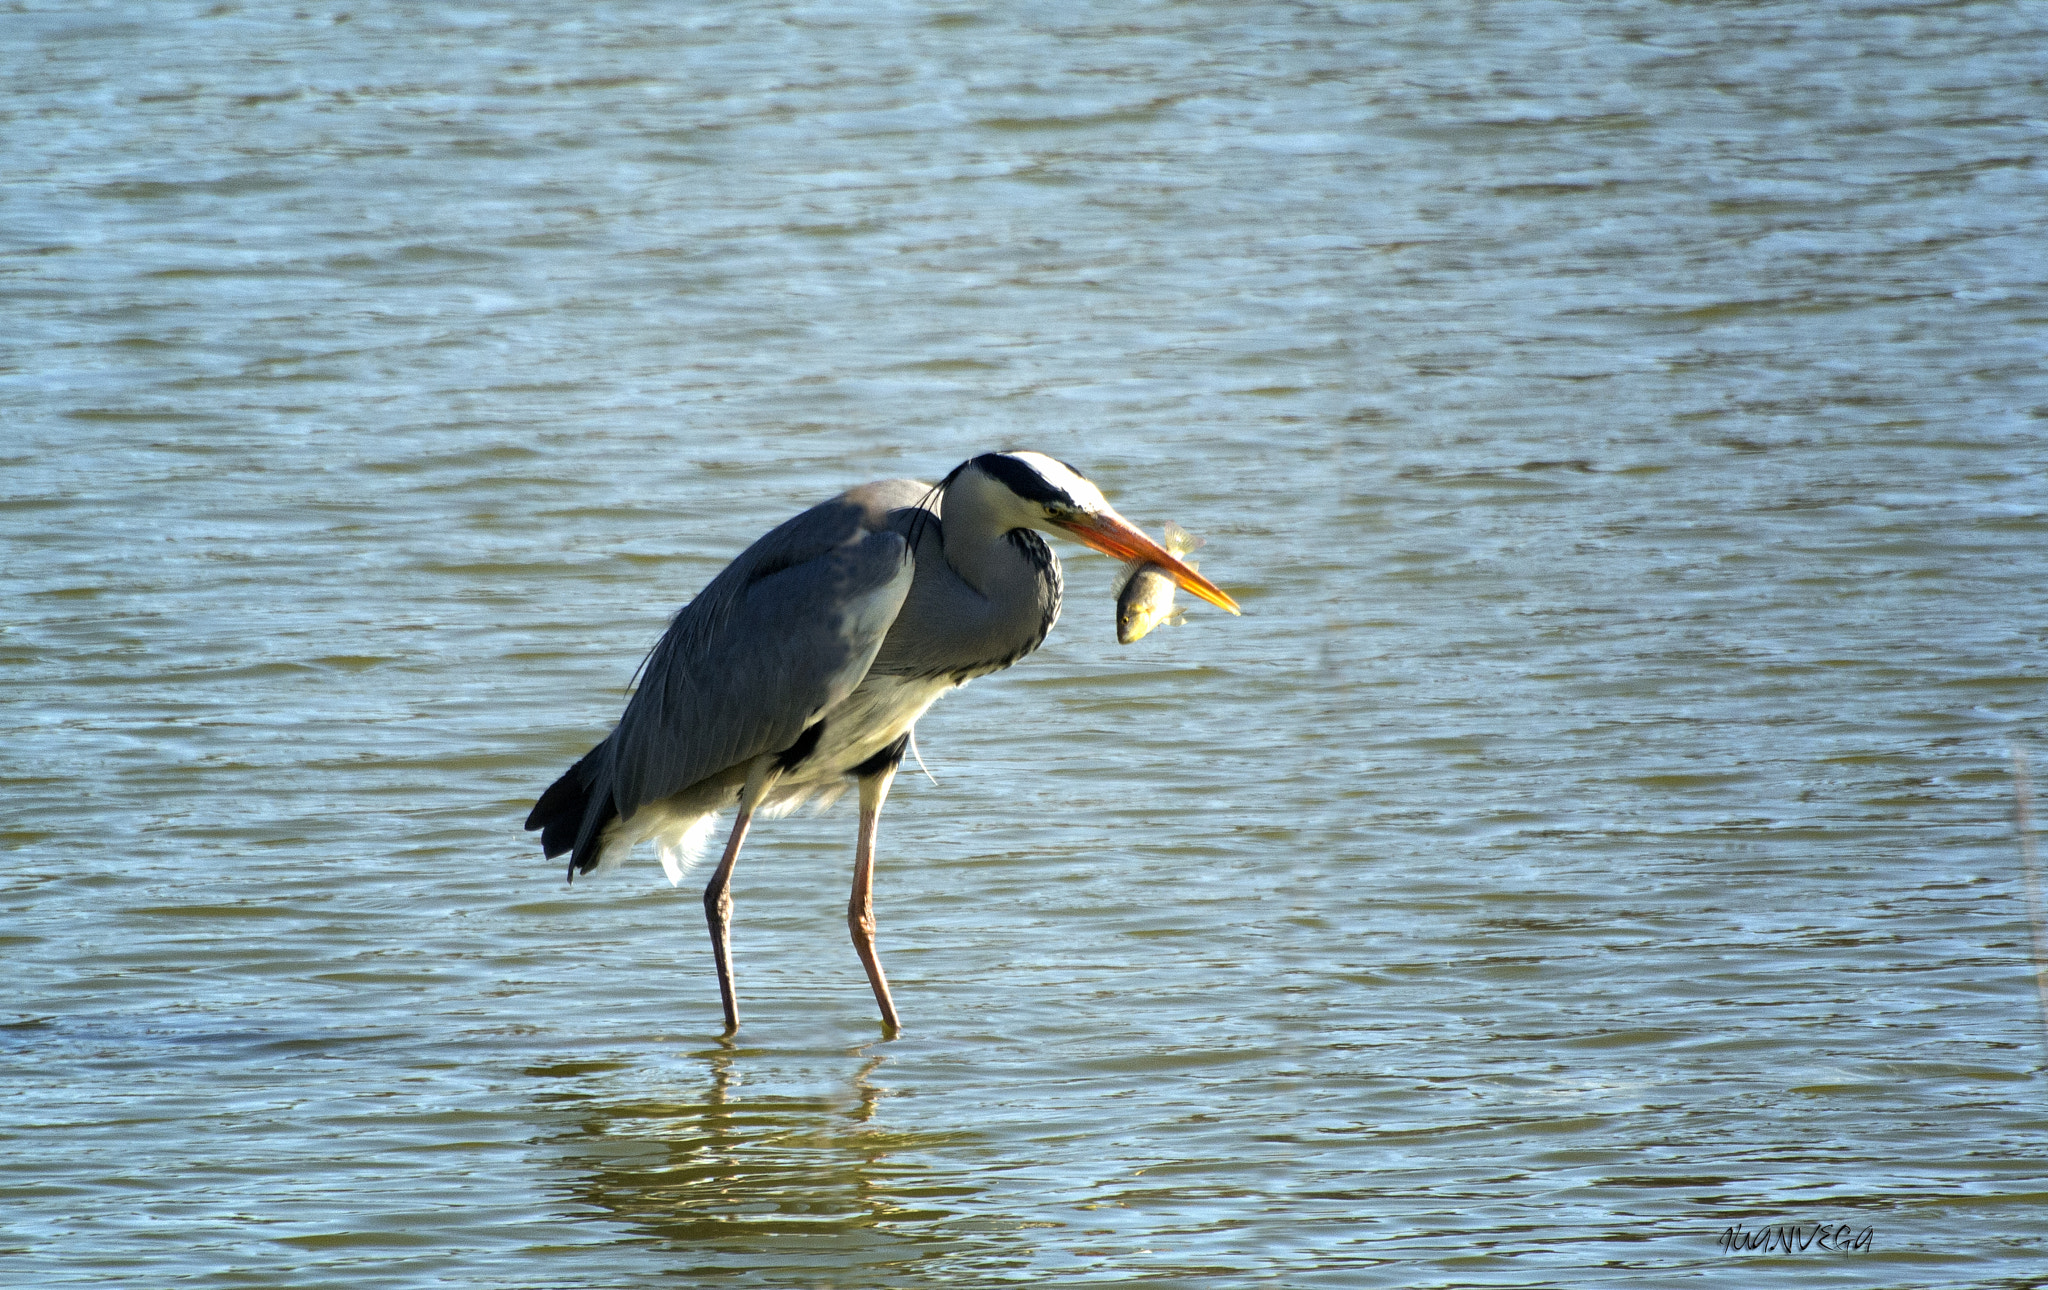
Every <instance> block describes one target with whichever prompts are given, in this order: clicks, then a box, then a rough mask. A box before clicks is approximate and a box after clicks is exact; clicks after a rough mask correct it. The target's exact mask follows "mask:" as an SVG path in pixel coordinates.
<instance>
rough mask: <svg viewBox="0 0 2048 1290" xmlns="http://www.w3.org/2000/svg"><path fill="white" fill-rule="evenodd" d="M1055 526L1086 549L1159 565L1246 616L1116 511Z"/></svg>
mask: <svg viewBox="0 0 2048 1290" xmlns="http://www.w3.org/2000/svg"><path fill="white" fill-rule="evenodd" d="M1053 523H1055V524H1057V525H1059V526H1060V527H1061V528H1063V529H1065V530H1066V531H1067V532H1069V533H1071V534H1073V535H1074V540H1075V541H1076V542H1079V543H1081V544H1082V545H1084V546H1089V547H1093V548H1094V549H1095V550H1097V551H1100V552H1102V553H1103V554H1104V555H1113V556H1115V557H1116V558H1117V559H1119V560H1143V561H1144V562H1145V563H1147V564H1156V565H1158V566H1159V567H1160V568H1162V569H1164V570H1166V571H1167V572H1168V573H1170V574H1172V575H1173V580H1174V581H1175V582H1176V583H1178V584H1180V586H1181V587H1183V588H1185V589H1186V590H1188V591H1192V592H1194V593H1195V594H1196V595H1198V596H1200V597H1201V598H1202V599H1204V600H1206V601H1208V602H1209V603H1210V604H1212V605H1215V606H1216V607H1217V608H1219V609H1228V610H1229V611H1230V612H1231V613H1233V614H1235V613H1241V612H1242V611H1241V610H1239V609H1238V607H1237V602H1236V601H1235V600H1232V599H1231V598H1230V597H1229V596H1226V595H1224V594H1223V588H1221V587H1219V586H1217V585H1216V584H1215V583H1213V582H1211V581H1209V580H1208V579H1207V578H1204V577H1203V576H1202V575H1201V574H1199V573H1196V572H1195V571H1194V570H1193V569H1190V568H1188V567H1187V566H1186V565H1184V564H1182V563H1181V562H1180V561H1179V560H1177V559H1175V558H1174V557H1173V556H1172V555H1169V554H1168V553H1167V550H1166V548H1165V547H1163V546H1161V545H1159V544H1158V543H1157V542H1154V541H1153V540H1152V539H1151V538H1149V537H1146V536H1145V531H1144V530H1143V529H1141V528H1139V527H1138V526H1137V525H1135V524H1133V523H1131V522H1130V521H1129V520H1127V519H1125V518H1124V517H1123V516H1121V515H1118V514H1117V513H1116V512H1115V511H1112V510H1106V509H1105V510H1101V511H1097V512H1095V513H1094V514H1093V515H1083V516H1081V517H1079V518H1078V519H1072V520H1054V521H1053Z"/></svg>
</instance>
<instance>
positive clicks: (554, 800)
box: [526, 739, 619, 882]
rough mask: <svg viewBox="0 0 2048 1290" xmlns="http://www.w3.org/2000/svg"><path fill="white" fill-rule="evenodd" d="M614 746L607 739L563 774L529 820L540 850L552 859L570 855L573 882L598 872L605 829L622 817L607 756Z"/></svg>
mask: <svg viewBox="0 0 2048 1290" xmlns="http://www.w3.org/2000/svg"><path fill="white" fill-rule="evenodd" d="M610 744H611V740H609V739H607V740H605V741H604V742H603V743H601V744H599V745H598V746H597V747H595V748H593V749H591V750H590V751H589V752H587V753H585V754H583V756H582V758H581V759H579V760H578V761H577V763H576V764H575V765H574V766H571V767H570V768H569V769H568V770H566V771H564V772H562V777H561V778H560V779H558V780H556V781H555V782H554V783H553V784H552V785H550V786H549V787H548V791H547V792H545V793H542V794H541V795H540V800H539V801H538V802H535V803H534V804H533V811H532V813H530V814H529V815H528V816H527V817H526V827H527V829H528V830H529V831H531V830H534V829H539V830H540V849H541V851H542V853H543V854H545V855H546V856H547V857H548V858H549V859H551V860H552V859H553V858H554V857H556V856H558V855H560V854H562V853H563V852H564V851H567V852H570V853H571V854H570V856H569V881H571V882H574V881H575V880H576V875H577V874H579V873H589V872H590V871H591V870H592V869H595V868H596V867H597V861H598V856H599V853H600V852H601V851H602V850H603V849H604V830H605V826H606V825H607V824H610V823H611V822H612V821H613V820H615V819H617V818H618V814H619V808H618V803H617V801H616V800H614V798H613V797H612V786H611V775H610V774H609V766H608V765H607V760H608V759H607V758H606V756H605V752H606V750H607V748H608V747H609V746H610Z"/></svg>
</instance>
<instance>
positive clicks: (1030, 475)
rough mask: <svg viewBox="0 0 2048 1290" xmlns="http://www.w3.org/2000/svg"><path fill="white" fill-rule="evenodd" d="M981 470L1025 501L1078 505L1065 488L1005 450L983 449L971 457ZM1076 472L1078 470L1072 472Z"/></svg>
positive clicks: (1077, 472)
mask: <svg viewBox="0 0 2048 1290" xmlns="http://www.w3.org/2000/svg"><path fill="white" fill-rule="evenodd" d="M974 464H975V465H976V466H979V467H980V468H981V472H982V473H983V474H985V475H987V476H989V477H990V478H991V479H994V480H996V481H997V482H998V483H1000V484H1002V486H1003V487H1005V488H1007V489H1009V490H1010V491H1011V492H1013V493H1015V494H1016V495H1017V496H1019V497H1021V498H1023V499H1024V500H1025V501H1027V502H1038V503H1040V504H1044V503H1047V502H1057V503H1059V504H1060V505H1062V506H1074V507H1077V508H1078V506H1079V503H1077V502H1075V501H1074V499H1073V498H1072V497H1071V496H1070V495H1068V493H1067V490H1066V489H1064V488H1055V487H1053V485H1052V484H1051V483H1050V482H1048V481H1047V479H1046V477H1045V476H1043V475H1041V474H1039V473H1038V472H1037V471H1035V470H1033V469H1031V467H1029V466H1027V465H1025V464H1024V463H1023V462H1021V461H1019V460H1017V459H1016V458H1015V457H1012V456H1010V455H1008V454H1007V453H1000V452H985V453H983V454H981V456H979V457H976V458H975V459H974ZM1074 473H1075V474H1077V475H1078V474H1079V473H1080V472H1079V471H1075V472H1074Z"/></svg>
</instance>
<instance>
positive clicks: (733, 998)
mask: <svg viewBox="0 0 2048 1290" xmlns="http://www.w3.org/2000/svg"><path fill="white" fill-rule="evenodd" d="M779 777H780V772H779V771H777V770H776V769H775V768H774V758H772V757H761V758H757V759H756V760H755V762H754V764H753V766H752V767H750V768H749V769H748V771H747V783H746V787H744V788H742V789H741V790H740V812H739V816H738V818H736V819H735V820H733V822H732V836H731V837H729V838H727V839H726V840H725V854H724V855H722V856H720V857H719V858H718V868H717V870H716V871H715V872H713V873H712V875H711V881H710V882H709V883H708V884H706V885H705V887H704V921H705V922H706V923H707V924H709V925H710V928H711V957H712V958H713V959H714V960H715V961H716V962H717V964H718V1001H719V1002H720V1003H722V1004H724V1005H725V1033H726V1034H728V1035H730V1034H732V1033H733V1032H734V1031H736V1030H738V1029H739V1028H740V1003H739V996H738V995H737V994H736V993H735V992H734V991H733V984H732V871H733V866H734V865H735V864H737V863H738V862H739V858H740V844H741V843H742V842H744V841H746V840H747V825H749V824H751V823H752V822H753V819H754V808H755V807H756V806H759V805H760V804H761V799H762V798H763V797H765V796H767V793H768V790H769V789H770V788H771V787H773V786H774V784H775V781H776V779H777V778H779Z"/></svg>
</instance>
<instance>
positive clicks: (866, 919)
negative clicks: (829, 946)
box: [846, 741, 903, 1034]
mask: <svg viewBox="0 0 2048 1290" xmlns="http://www.w3.org/2000/svg"><path fill="white" fill-rule="evenodd" d="M893 751H894V752H895V754H896V755H895V757H894V758H890V759H888V760H887V761H886V763H885V764H884V765H883V766H882V767H881V769H879V770H877V771H874V772H873V773H871V774H867V775H862V776H861V780H860V838H859V840H858V841H857V842H856V843H855V844H854V849H853V896H852V898H851V899H849V900H848V901H847V902H846V926H847V928H848V929H849V930H851V931H852V932H853V948H854V951H855V952H856V953H858V954H859V955H860V963H861V966H862V967H864V968H866V969H867V970H868V984H869V985H871V986H873V987H874V988H875V1002H876V1003H877V1004H879V1005H881V1009H882V1025H883V1027H884V1028H886V1029H887V1030H888V1031H889V1032H890V1033H892V1034H893V1033H895V1032H896V1031H897V1030H900V1029H902V1023H901V1022H899V1021H898V1020H897V1019H896V1003H895V1001H894V1000H893V999H891V998H890V997H889V978H887V977H885V976H883V975H882V960H881V959H880V958H879V957H877V956H876V954H875V894H874V878H875V829H876V826H877V824H878V823H879V822H880V820H881V815H882V802H883V799H885V798H887V797H888V796H889V785H890V783H891V782H892V781H894V780H895V778H896V764H897V762H899V761H901V760H902V758H903V744H902V742H901V741H899V742H898V743H897V745H896V747H895V748H894V750H893ZM863 769H865V767H863Z"/></svg>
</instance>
